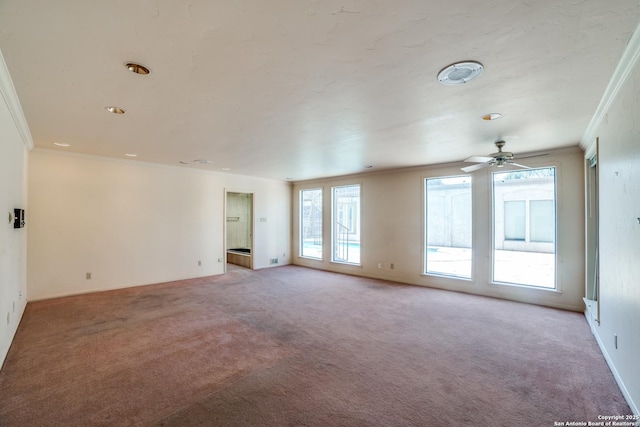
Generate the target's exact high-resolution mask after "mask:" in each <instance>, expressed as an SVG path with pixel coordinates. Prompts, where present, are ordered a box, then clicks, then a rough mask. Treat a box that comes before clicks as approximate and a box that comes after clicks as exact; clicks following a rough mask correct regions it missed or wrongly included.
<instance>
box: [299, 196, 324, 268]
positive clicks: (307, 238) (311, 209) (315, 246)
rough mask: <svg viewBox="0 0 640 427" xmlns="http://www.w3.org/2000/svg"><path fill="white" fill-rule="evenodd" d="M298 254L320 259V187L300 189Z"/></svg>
mask: <svg viewBox="0 0 640 427" xmlns="http://www.w3.org/2000/svg"><path fill="white" fill-rule="evenodd" d="M300 256H303V257H308V258H316V259H322V188H315V189H313V190H302V191H300Z"/></svg>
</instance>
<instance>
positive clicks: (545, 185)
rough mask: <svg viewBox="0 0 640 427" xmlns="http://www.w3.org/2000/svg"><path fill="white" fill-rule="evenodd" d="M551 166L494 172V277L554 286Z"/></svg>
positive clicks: (553, 170) (554, 197) (554, 251)
mask: <svg viewBox="0 0 640 427" xmlns="http://www.w3.org/2000/svg"><path fill="white" fill-rule="evenodd" d="M555 179H556V170H555V168H553V167H549V168H540V169H527V170H518V171H510V172H495V173H493V221H494V224H493V230H494V236H493V281H494V282H501V283H507V284H516V285H527V286H536V287H541V288H550V289H555V287H556V281H555V267H556V257H555V253H556V245H555V236H556V213H555V205H556V183H555Z"/></svg>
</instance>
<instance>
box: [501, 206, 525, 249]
mask: <svg viewBox="0 0 640 427" xmlns="http://www.w3.org/2000/svg"><path fill="white" fill-rule="evenodd" d="M525 212H526V210H525V202H524V200H520V201H515V202H504V238H505V239H506V240H524V239H525V237H526V236H525V233H526V229H527V226H526V219H525Z"/></svg>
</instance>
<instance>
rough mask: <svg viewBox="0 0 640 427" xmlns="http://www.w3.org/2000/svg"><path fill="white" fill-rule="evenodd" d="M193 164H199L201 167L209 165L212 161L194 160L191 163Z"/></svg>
mask: <svg viewBox="0 0 640 427" xmlns="http://www.w3.org/2000/svg"><path fill="white" fill-rule="evenodd" d="M193 163H200V164H202V165H210V164H211V163H213V161H211V160H206V159H196V160H194V161H193Z"/></svg>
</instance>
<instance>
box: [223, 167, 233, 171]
mask: <svg viewBox="0 0 640 427" xmlns="http://www.w3.org/2000/svg"><path fill="white" fill-rule="evenodd" d="M222 170H223V171H230V170H231V168H222Z"/></svg>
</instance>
